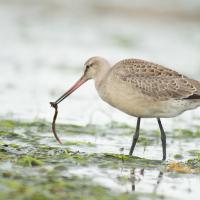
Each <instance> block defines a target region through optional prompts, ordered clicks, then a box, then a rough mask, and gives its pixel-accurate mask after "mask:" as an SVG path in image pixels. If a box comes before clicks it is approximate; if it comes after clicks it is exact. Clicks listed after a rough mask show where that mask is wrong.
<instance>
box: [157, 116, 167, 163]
mask: <svg viewBox="0 0 200 200" xmlns="http://www.w3.org/2000/svg"><path fill="white" fill-rule="evenodd" d="M157 120H158V125H159V128H160V132H161V141H162V150H163V160H166V135H165V131H164V129H163V126H162V123H161V120H160V118H157Z"/></svg>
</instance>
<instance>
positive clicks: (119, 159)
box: [0, 120, 200, 200]
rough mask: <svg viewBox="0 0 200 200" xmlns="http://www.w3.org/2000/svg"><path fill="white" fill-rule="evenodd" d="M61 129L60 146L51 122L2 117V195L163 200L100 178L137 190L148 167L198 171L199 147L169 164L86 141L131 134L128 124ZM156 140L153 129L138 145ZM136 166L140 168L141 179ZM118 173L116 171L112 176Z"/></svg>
mask: <svg viewBox="0 0 200 200" xmlns="http://www.w3.org/2000/svg"><path fill="white" fill-rule="evenodd" d="M7 125H8V126H7ZM57 129H59V131H60V133H61V136H62V137H63V144H62V145H59V144H58V143H56V141H55V139H54V138H53V137H52V134H51V123H49V122H45V121H34V122H21V121H12V120H0V132H1V133H2V134H0V138H1V142H0V177H1V180H0V188H4V190H1V191H0V199H13V198H14V199H17V200H18V199H19V200H21V199H24V200H25V199H34V200H35V199H36V200H37V199H39V200H40V199H53V200H54V199H55V200H56V199H66V197H67V199H69V200H74V199H81V200H88V199H89V200H96V199H97V200H98V199H99V200H102V199H110V200H112V199H113V200H128V199H131V200H132V199H141V198H147V199H148V198H154V199H163V198H167V197H166V196H165V197H163V195H160V194H156V193H154V192H147V193H142V192H140V191H137V192H135V193H131V192H130V190H129V192H125V190H119V191H118V190H116V189H115V190H113V189H112V188H109V187H108V185H106V184H105V185H104V184H103V183H104V182H103V183H102V182H98V181H96V179H97V180H98V178H102V177H104V178H105V181H106V179H109V180H110V181H113V182H115V184H118V185H119V186H120V187H122V188H125V186H126V185H130V186H129V188H130V189H131V188H134V187H133V186H131V184H137V182H139V181H140V180H141V179H142V176H144V174H145V172H144V171H145V170H146V171H148V170H150V171H151V172H154V171H160V173H161V174H162V173H166V174H173V175H177V174H191V173H200V159H199V152H198V150H190V151H189V153H190V154H191V155H192V156H195V158H194V157H192V158H193V159H189V160H187V161H185V162H176V163H174V162H172V163H166V162H163V161H160V160H153V159H144V158H141V157H136V156H129V155H126V154H125V152H124V149H123V151H118V152H119V153H111V152H108V153H105V152H97V151H96V149H98V148H102V147H104V146H103V145H102V144H98V142H94V143H92V142H87V140H86V138H87V137H90V138H91V137H93V140H91V141H96V140H95V138H98V137H100V138H103V139H106V141H109V142H110V141H112V142H113V141H114V142H115V141H116V139H118V138H122V137H123V133H125V137H130V138H132V129H133V128H132V127H129V126H128V125H125V124H124V125H123V124H117V123H114V125H113V126H108V125H105V126H96V125H87V126H76V125H64V124H57ZM144 134H145V133H144ZM107 135H109V137H108V136H107ZM65 136H66V137H68V136H70V138H72V139H70V140H69V139H67V141H65V138H64V137H65ZM82 136H83V138H82ZM85 136H86V138H84V137H85ZM110 138H111V139H112V140H111V139H110ZM156 138H157V136H156V135H155V134H154V132H150V133H149V134H148V135H147V136H146V135H142V136H141V138H140V141H139V142H138V147H141V148H142V149H144V146H153V145H155V144H156V142H155V141H157V140H159V138H157V139H156ZM117 148H123V146H122V147H121V145H120V146H118V147H117ZM90 149H91V150H90ZM85 150H87V151H85ZM174 157H175V158H176V159H181V158H182V155H181V154H175V156H174ZM137 169H140V171H141V172H140V174H139V176H140V178H138V175H137ZM92 170H94V172H93V171H92ZM122 171H124V172H125V173H124V174H123V173H122ZM113 172H114V173H113ZM96 173H97V174H96ZM99 173H100V174H101V173H102V177H101V176H99V175H98V174H99ZM115 173H116V175H113V174H115ZM134 173H136V174H134ZM143 173H144V174H143ZM111 185H112V184H111ZM116 191H118V192H116Z"/></svg>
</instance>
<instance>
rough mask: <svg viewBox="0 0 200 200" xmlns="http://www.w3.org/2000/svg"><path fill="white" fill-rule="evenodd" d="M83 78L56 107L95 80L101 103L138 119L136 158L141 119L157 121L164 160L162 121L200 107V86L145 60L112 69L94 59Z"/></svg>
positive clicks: (101, 61)
mask: <svg viewBox="0 0 200 200" xmlns="http://www.w3.org/2000/svg"><path fill="white" fill-rule="evenodd" d="M84 68H85V69H84V73H83V75H82V76H81V78H80V79H79V80H78V81H77V82H76V83H75V84H74V85H73V86H72V87H71V88H70V89H69V90H67V92H65V93H64V94H63V95H62V96H61V97H60V98H58V99H57V101H55V102H54V103H55V104H56V105H57V104H59V103H60V102H61V101H63V100H64V99H65V98H66V97H68V96H69V95H70V94H72V93H73V92H74V91H75V90H76V89H77V88H79V87H80V86H81V85H82V84H84V83H85V82H86V81H88V80H91V79H93V80H94V83H95V88H96V90H97V92H98V94H99V96H100V97H101V99H102V100H103V101H105V102H107V103H108V104H109V105H111V106H113V107H115V108H117V109H118V110H120V111H122V112H124V113H126V114H128V115H130V116H133V117H136V118H137V124H136V129H135V133H134V134H133V138H132V143H131V148H130V151H129V156H132V155H133V151H134V149H135V146H136V143H137V141H138V138H139V133H140V122H141V119H142V118H155V119H156V120H157V122H158V126H159V129H160V133H161V143H162V160H163V161H164V160H166V134H165V131H164V128H163V125H162V122H161V118H172V117H176V116H178V115H180V114H181V113H183V112H185V111H187V110H191V109H195V108H197V107H199V106H200V82H199V81H197V80H194V79H191V78H189V77H187V76H185V75H182V74H180V73H178V72H176V71H174V70H172V69H169V68H167V67H164V66H162V65H159V64H156V63H153V62H149V61H146V60H142V59H135V58H130V59H124V60H121V61H119V62H117V63H116V64H114V65H111V64H110V63H109V62H108V61H107V60H106V59H105V58H103V57H99V56H95V57H91V58H89V59H88V60H87V61H86V62H85V64H84Z"/></svg>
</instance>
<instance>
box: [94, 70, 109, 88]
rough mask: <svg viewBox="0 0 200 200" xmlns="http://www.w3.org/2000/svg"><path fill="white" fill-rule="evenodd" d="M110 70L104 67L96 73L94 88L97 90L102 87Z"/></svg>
mask: <svg viewBox="0 0 200 200" xmlns="http://www.w3.org/2000/svg"><path fill="white" fill-rule="evenodd" d="M110 69H111V68H110V67H107V66H106V67H102V68H101V70H100V71H98V76H96V77H95V78H94V80H95V86H96V88H99V87H100V86H101V85H102V83H103V82H104V81H105V80H106V78H107V76H108V74H109V72H110Z"/></svg>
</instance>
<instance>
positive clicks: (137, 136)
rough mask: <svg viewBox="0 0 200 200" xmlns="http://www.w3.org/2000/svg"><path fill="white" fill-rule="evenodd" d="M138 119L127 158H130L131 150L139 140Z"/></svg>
mask: <svg viewBox="0 0 200 200" xmlns="http://www.w3.org/2000/svg"><path fill="white" fill-rule="evenodd" d="M140 119H141V118H140V117H138V118H137V127H136V131H135V134H134V135H133V141H132V145H131V149H130V152H129V156H131V155H132V154H133V150H134V148H135V145H136V143H137V141H138V138H139V133H140Z"/></svg>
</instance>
